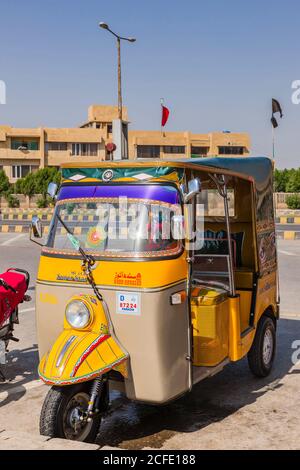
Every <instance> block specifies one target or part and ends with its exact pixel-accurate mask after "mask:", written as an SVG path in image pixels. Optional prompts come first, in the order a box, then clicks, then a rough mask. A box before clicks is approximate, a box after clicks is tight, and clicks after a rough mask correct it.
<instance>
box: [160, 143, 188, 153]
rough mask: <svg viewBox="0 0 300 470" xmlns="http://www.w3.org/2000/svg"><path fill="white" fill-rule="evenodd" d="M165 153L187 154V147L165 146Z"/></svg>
mask: <svg viewBox="0 0 300 470" xmlns="http://www.w3.org/2000/svg"><path fill="white" fill-rule="evenodd" d="M163 150H164V153H173V154H179V153H185V146H184V145H164V146H163Z"/></svg>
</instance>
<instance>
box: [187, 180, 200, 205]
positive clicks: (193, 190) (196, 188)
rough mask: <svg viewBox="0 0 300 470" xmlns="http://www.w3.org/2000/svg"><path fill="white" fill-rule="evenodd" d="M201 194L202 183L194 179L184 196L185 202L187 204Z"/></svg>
mask: <svg viewBox="0 0 300 470" xmlns="http://www.w3.org/2000/svg"><path fill="white" fill-rule="evenodd" d="M200 192H201V181H200V180H199V178H193V179H192V180H190V181H189V182H188V192H187V193H186V194H185V195H184V202H185V203H187V202H189V201H190V200H191V199H193V198H194V197H195V196H196V195H197V194H199V193H200Z"/></svg>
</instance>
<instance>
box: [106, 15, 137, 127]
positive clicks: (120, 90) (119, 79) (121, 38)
mask: <svg viewBox="0 0 300 470" xmlns="http://www.w3.org/2000/svg"><path fill="white" fill-rule="evenodd" d="M99 27H100V28H102V29H106V30H107V31H109V32H110V33H111V34H112V35H113V36H115V37H116V38H117V48H118V115H119V119H120V120H122V82H121V41H128V42H135V41H136V39H135V38H131V37H129V38H124V37H123V36H119V35H118V34H116V33H115V32H114V31H112V30H111V29H110V27H109V26H108V24H107V23H103V22H102V21H101V22H100V23H99Z"/></svg>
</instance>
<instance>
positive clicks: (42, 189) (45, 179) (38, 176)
mask: <svg viewBox="0 0 300 470" xmlns="http://www.w3.org/2000/svg"><path fill="white" fill-rule="evenodd" d="M34 178H35V192H36V194H42V195H43V196H44V198H45V197H46V196H47V188H48V185H49V183H51V182H52V181H53V182H54V183H57V184H59V183H60V172H59V171H58V170H57V169H56V168H55V167H46V168H41V169H40V170H38V171H37V172H36V173H34Z"/></svg>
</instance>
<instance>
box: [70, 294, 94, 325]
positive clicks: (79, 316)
mask: <svg viewBox="0 0 300 470" xmlns="http://www.w3.org/2000/svg"><path fill="white" fill-rule="evenodd" d="M66 319H67V322H68V323H69V325H70V326H71V327H72V328H77V329H82V328H85V327H86V326H87V325H88V324H89V323H90V321H91V313H90V311H89V309H88V307H87V306H86V305H85V304H84V303H83V302H81V301H80V300H71V302H70V303H69V304H68V305H67V308H66Z"/></svg>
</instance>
